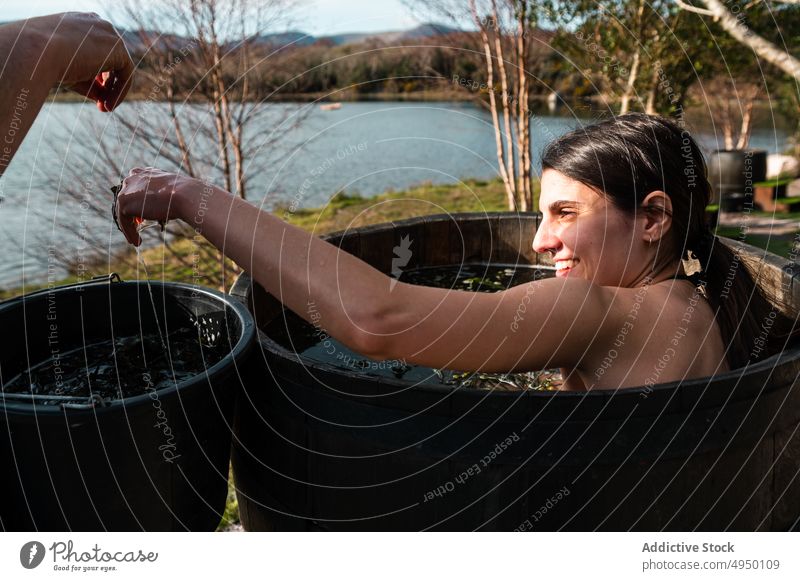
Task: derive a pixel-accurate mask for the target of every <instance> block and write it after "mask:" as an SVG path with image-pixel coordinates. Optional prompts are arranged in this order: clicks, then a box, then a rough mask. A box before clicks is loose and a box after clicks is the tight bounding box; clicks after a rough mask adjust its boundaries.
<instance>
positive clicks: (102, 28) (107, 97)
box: [0, 12, 134, 174]
mask: <svg viewBox="0 0 800 581" xmlns="http://www.w3.org/2000/svg"><path fill="white" fill-rule="evenodd" d="M133 69H134V67H133V63H132V61H131V59H130V56H129V55H128V51H127V50H126V49H125V45H124V43H123V42H122V39H121V38H120V36H119V35H118V34H117V32H116V30H114V27H113V26H112V25H111V24H110V23H108V22H106V21H104V20H102V19H101V18H100V17H98V16H97V15H96V14H82V13H77V12H66V13H64V14H55V15H53V16H42V17H39V18H30V19H28V20H21V21H19V22H12V23H10V24H6V25H4V26H0V174H2V173H3V172H4V171H5V169H6V168H7V167H8V165H9V163H10V162H11V159H12V158H13V157H14V154H15V153H16V152H17V149H18V148H19V146H20V144H21V143H22V140H23V139H24V138H25V135H27V133H28V130H29V129H30V128H31V125H33V122H34V120H35V119H36V115H37V114H38V113H39V110H40V109H41V108H42V104H43V103H44V101H45V99H47V95H48V94H49V92H50V89H52V88H53V87H56V86H59V85H63V86H65V87H67V88H69V89H72V90H74V91H76V92H78V93H80V94H82V95H84V96H86V97H87V98H89V99H91V100H93V101H96V102H97V106H98V108H99V109H100V110H101V111H111V110H112V109H113V108H114V107H116V106H117V105H118V104H119V103H120V102H121V101H122V100H123V99H124V98H125V95H126V93H127V91H128V89H129V87H130V81H131V77H132V75H133Z"/></svg>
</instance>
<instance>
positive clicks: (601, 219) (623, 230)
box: [533, 169, 644, 286]
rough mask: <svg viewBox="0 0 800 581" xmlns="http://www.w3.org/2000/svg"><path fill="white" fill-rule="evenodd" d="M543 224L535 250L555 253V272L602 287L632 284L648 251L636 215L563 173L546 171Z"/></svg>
mask: <svg viewBox="0 0 800 581" xmlns="http://www.w3.org/2000/svg"><path fill="white" fill-rule="evenodd" d="M539 208H540V211H541V212H542V223H541V225H540V226H539V229H538V230H537V231H536V236H535V238H534V239H533V249H534V250H535V251H536V252H539V253H550V254H551V255H552V257H553V260H554V262H555V266H556V276H558V277H567V276H577V277H580V278H584V279H587V280H591V281H592V282H594V283H595V284H599V285H601V286H628V285H629V284H631V285H632V284H634V280H627V279H629V278H630V279H635V278H638V275H639V272H638V271H639V270H640V267H641V263H642V261H643V258H644V256H643V254H642V249H641V246H642V244H637V242H639V241H638V240H637V238H638V237H637V234H636V231H637V230H636V220H635V219H634V218H632V217H631V216H629V215H627V214H625V213H624V212H622V211H621V210H619V209H618V208H616V207H615V206H613V205H612V204H611V202H610V201H608V200H607V199H606V198H605V197H604V196H602V195H600V194H598V193H597V192H595V191H594V190H593V189H591V188H590V187H588V186H586V185H584V184H582V183H581V182H578V181H575V180H573V179H571V178H568V177H567V176H565V175H564V174H562V173H559V172H557V171H555V170H552V169H546V170H545V171H544V173H543V174H542V181H541V194H540V197H539Z"/></svg>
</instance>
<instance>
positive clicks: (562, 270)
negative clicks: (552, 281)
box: [555, 258, 578, 277]
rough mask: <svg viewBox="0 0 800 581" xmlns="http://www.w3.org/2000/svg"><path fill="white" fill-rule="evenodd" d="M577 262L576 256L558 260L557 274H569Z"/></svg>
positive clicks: (556, 263)
mask: <svg viewBox="0 0 800 581" xmlns="http://www.w3.org/2000/svg"><path fill="white" fill-rule="evenodd" d="M577 263H578V259H576V258H569V259H561V260H556V261H555V265H556V276H559V277H561V276H567V275H568V274H569V273H570V271H571V270H572V269H573V268H574V267H575V265H576V264H577Z"/></svg>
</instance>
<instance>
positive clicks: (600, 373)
mask: <svg viewBox="0 0 800 581" xmlns="http://www.w3.org/2000/svg"><path fill="white" fill-rule="evenodd" d="M708 202H709V184H708V181H707V180H706V177H705V164H704V161H703V156H702V154H701V152H700V150H699V148H698V147H697V145H696V143H695V142H694V140H693V139H692V138H691V137H690V136H689V134H688V133H686V132H685V131H683V130H682V129H681V128H680V127H679V126H677V125H676V124H674V123H673V122H671V121H668V120H667V119H663V118H660V117H655V116H647V115H642V114H630V115H624V116H621V117H618V118H616V119H612V120H609V121H605V122H602V123H598V124H597V125H593V126H590V127H587V128H585V129H579V130H576V131H574V132H572V133H569V134H567V135H565V136H563V137H561V138H560V139H558V140H556V141H555V142H554V143H552V144H551V145H550V146H548V148H547V149H546V151H545V152H544V155H543V172H542V179H541V195H540V202H539V203H540V208H541V211H542V213H543V219H542V223H541V225H540V227H539V229H538V231H537V232H536V236H535V239H534V250H535V251H536V252H539V253H543V254H550V255H551V256H552V258H553V260H554V262H555V266H556V277H555V278H551V279H545V280H540V281H537V282H532V283H529V284H524V285H519V286H516V287H513V288H509V289H507V290H505V291H503V292H499V293H470V292H464V291H453V290H444V289H437V288H427V287H420V286H413V285H409V284H403V283H397V284H392V283H393V282H395V281H394V279H390V278H389V277H388V276H387V275H385V274H383V273H381V272H379V271H377V270H375V269H374V268H372V267H371V266H369V265H367V264H366V263H364V262H362V261H361V260H359V259H358V258H356V257H354V256H351V255H349V254H347V253H345V252H340V251H339V250H338V248H337V247H335V246H333V245H331V244H329V243H327V242H325V241H323V240H320V239H319V238H317V237H314V236H312V235H310V234H309V233H307V232H305V231H304V230H301V229H300V228H297V227H295V226H292V225H290V224H287V223H285V222H283V221H282V220H280V219H278V218H277V217H275V216H273V215H271V214H269V213H267V212H265V211H259V210H258V209H256V208H254V207H253V206H252V205H250V204H249V203H247V202H246V201H244V200H241V199H239V198H236V197H234V196H232V195H231V194H229V193H228V192H225V191H223V190H221V189H219V188H217V187H214V186H212V185H210V184H204V183H202V182H199V181H197V180H194V179H190V178H187V177H184V176H180V175H175V174H171V173H166V172H162V171H159V170H156V169H152V168H148V169H134V170H132V171H131V173H130V175H129V176H128V177H127V178H126V179H125V182H124V187H123V189H122V191H121V193H120V195H119V196H118V200H117V213H118V216H119V217H120V225H121V228H122V230H123V232H124V233H125V236H126V237H127V239H128V240H129V241H130V242H132V243H134V244H139V243H140V238H139V236H138V233H137V223H138V220H139V219H140V218H144V219H153V220H169V219H173V218H180V219H182V220H184V221H185V222H187V223H188V224H190V225H192V226H193V227H195V229H196V230H197V231H198V233H201V234H202V235H203V236H205V237H206V238H207V239H208V240H209V241H210V242H211V243H212V244H214V245H215V246H216V247H217V248H219V249H221V250H222V251H223V252H224V253H225V254H226V255H227V256H228V257H230V258H231V259H233V260H234V261H236V262H237V263H238V264H239V265H240V266H242V267H243V268H244V269H246V270H248V271H249V272H250V273H251V274H252V275H253V277H254V278H255V280H256V281H257V282H258V283H260V284H261V285H262V286H263V287H264V288H265V289H266V290H267V291H268V292H270V293H271V294H273V295H274V296H276V297H279V298H280V300H281V301H282V302H283V303H284V304H285V305H286V306H288V307H289V308H290V309H292V310H293V311H294V312H295V313H297V314H298V315H299V316H301V317H303V318H305V319H306V320H309V321H311V316H312V313H313V315H314V324H315V325H319V326H321V327H322V328H324V329H325V330H326V331H327V332H328V333H329V334H330V335H332V336H333V337H335V338H337V339H339V340H340V341H341V342H343V343H344V344H345V345H347V346H348V347H350V348H352V349H353V350H355V351H357V352H359V353H362V354H364V355H366V356H369V357H372V358H373V359H405V360H406V361H408V362H410V363H415V364H420V365H426V366H430V367H436V368H447V369H456V370H478V371H486V372H501V371H524V370H536V369H543V368H549V367H561V368H562V372H563V374H564V378H565V381H564V384H563V389H568V390H587V389H598V388H617V387H629V386H640V385H652V384H654V383H663V382H667V381H673V380H681V379H689V378H695V377H701V376H707V375H713V374H715V373H719V372H722V371H725V370H727V369H729V368H731V367H737V366H740V365H743V364H744V363H745V362H747V361H748V360H753V359H755V358H756V357H757V356H764V355H766V354H767V353H768V352H769V351H768V350H761V351H759V352H758V355H754V341H755V338H756V335H757V333H756V332H755V330H757V329H760V328H761V322H762V320H763V319H764V317H768V316H769V313H770V312H771V311H770V309H771V307H770V304H769V303H768V302H767V301H766V300H765V299H764V297H763V296H762V295H761V294H760V292H754V290H755V289H756V287H755V286H754V282H753V279H752V277H751V275H750V274H749V272H748V271H747V269H746V268H745V266H744V264H743V263H741V262H739V261H738V260H736V259H735V257H734V255H733V254H732V253H731V251H730V250H728V249H727V248H726V247H725V246H724V245H723V244H722V243H721V242H720V241H719V240H718V239H717V238H716V237H715V236H714V235H713V234H712V233H711V232H710V231H709V230H708V228H707V226H706V223H705V207H706V205H707V204H708ZM687 251H691V252H693V253H694V255H695V256H696V257H697V259H699V264H700V266H701V268H702V271H701V272H700V274H699V276H698V275H695V276H693V277H691V278H690V277H687V276H686V274H685V272H684V270H683V261H682V258H684V257H687V256H688V255H687ZM729 279H730V280H733V283H732V284H728V283H727V282H726V281H727V280H729ZM702 283H704V284H702ZM726 284H727V286H726ZM531 295H532V296H533V300H531V299H530V296H531ZM525 297H529V298H528V301H529V302H530V303H531V304H535V305H536V306H537V309H536V310H535V312H531V310H530V309H528V310H527V312H526V316H525V319H524V322H523V324H519V323H518V324H517V325H516V326H515V327H516V328H515V329H513V330H512V323H513V322H514V321H515V314H516V313H517V312H518V308H519V305H520V304H521V303H522V301H523V298H525ZM773 314H774V313H773ZM320 317H321V318H320ZM773 319H774V320H777V321H778V324H776V325H774V326H773V329H774V331H775V334H779V333H782V332H784V331H785V330H786V327H785V324H788V322H789V321H788V320H787V319H785V318H782V316H779V317H778V318H775V317H773Z"/></svg>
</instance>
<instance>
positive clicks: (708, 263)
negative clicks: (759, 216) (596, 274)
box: [542, 113, 795, 369]
mask: <svg viewBox="0 0 800 581" xmlns="http://www.w3.org/2000/svg"><path fill="white" fill-rule="evenodd" d="M542 169H543V170H544V169H553V170H556V171H558V172H559V173H562V174H564V175H566V176H567V177H569V178H572V179H574V180H576V181H579V182H581V183H583V184H585V185H587V186H589V187H591V188H592V189H594V190H595V191H597V192H598V193H599V194H601V195H605V196H606V197H607V198H608V199H609V201H610V202H611V203H612V204H613V205H614V206H616V207H617V208H619V209H621V210H623V211H625V212H628V213H629V214H636V213H637V212H642V211H650V210H649V209H648V208H643V207H642V206H641V204H642V201H643V200H644V198H645V197H646V196H647V195H648V194H649V193H650V192H653V191H657V190H660V191H663V192H665V193H666V194H667V195H668V196H669V197H670V200H671V201H672V236H671V237H669V239H670V240H671V241H672V244H671V245H669V246H668V245H662V246H660V247H659V250H664V252H663V253H661V252H659V253H660V254H662V256H661V257H657V258H656V263H659V262H661V264H668V263H669V262H672V261H673V260H674V259H675V258H677V257H680V258H682V259H686V258H687V257H688V255H687V251H688V252H691V254H692V255H693V256H694V257H695V258H696V259H697V260H699V262H700V267H701V269H702V270H701V272H700V274H699V277H698V278H697V280H696V282H697V283H698V284H700V285H702V286H703V287H704V291H705V292H704V294H705V295H706V298H707V299H708V302H709V303H710V305H711V307H712V309H713V310H714V313H715V319H716V321H717V324H718V325H719V328H720V332H721V334H722V339H723V341H724V342H725V345H726V346H727V353H726V357H727V361H728V365H729V366H730V367H731V368H732V369H733V368H736V367H741V366H743V365H745V364H746V363H748V362H754V361H758V360H759V359H763V358H765V357H767V356H769V355H772V354H774V353H775V352H777V351H778V350H780V349H781V348H782V347H783V345H784V344H785V341H786V339H787V338H788V336H789V335H790V334H794V333H793V331H795V329H794V325H793V323H794V319H792V318H790V317H788V316H787V315H786V314H785V313H790V312H791V311H790V310H789V309H788V308H787V306H786V305H783V304H781V302H780V297H778V296H774V297H773V296H770V297H769V298H767V292H768V291H767V290H766V289H764V288H762V285H757V284H756V282H755V279H754V274H753V273H752V272H751V271H750V269H749V268H748V267H747V265H746V264H744V262H743V261H742V260H741V258H740V257H739V255H738V254H737V253H736V252H734V251H732V250H731V248H729V247H728V246H726V245H725V244H723V243H722V241H721V240H720V239H719V238H717V237H716V236H715V235H714V233H713V232H712V231H711V230H710V229H709V227H708V225H707V222H706V215H705V209H706V206H708V204H709V201H710V199H711V186H710V184H709V183H708V178H707V172H706V163H705V159H704V158H703V154H702V152H701V151H700V148H699V147H698V146H697V143H696V142H695V140H694V138H692V136H691V135H690V134H689V133H688V131H686V130H685V129H683V128H682V127H681V126H680V125H678V124H677V123H675V122H674V121H672V120H670V119H667V118H664V117H659V116H656V115H645V114H643V113H629V114H626V115H621V116H619V117H616V118H613V119H608V120H606V121H602V122H600V123H597V124H594V125H590V126H587V127H583V128H580V129H576V130H574V131H571V132H569V133H567V134H566V135H563V136H562V137H560V138H558V139H556V140H555V141H553V142H552V143H550V144H549V145H548V146H547V147H546V148H545V150H544V153H543V154H542ZM659 259H660V260H659ZM765 330H766V331H767V332H766V333H765ZM765 335H766V336H765Z"/></svg>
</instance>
